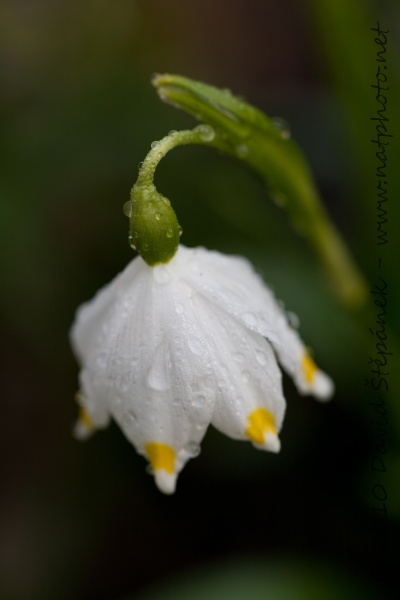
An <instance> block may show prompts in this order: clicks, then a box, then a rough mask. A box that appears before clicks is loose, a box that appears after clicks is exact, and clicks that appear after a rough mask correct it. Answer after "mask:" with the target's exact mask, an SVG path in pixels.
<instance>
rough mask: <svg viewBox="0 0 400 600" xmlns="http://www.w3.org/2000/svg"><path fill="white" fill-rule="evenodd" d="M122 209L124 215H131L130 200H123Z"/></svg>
mask: <svg viewBox="0 0 400 600" xmlns="http://www.w3.org/2000/svg"><path fill="white" fill-rule="evenodd" d="M122 210H123V211H124V215H125V216H126V217H131V215H132V200H128V201H127V202H125V204H124V206H123V208H122Z"/></svg>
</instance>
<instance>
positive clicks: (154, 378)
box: [147, 366, 170, 392]
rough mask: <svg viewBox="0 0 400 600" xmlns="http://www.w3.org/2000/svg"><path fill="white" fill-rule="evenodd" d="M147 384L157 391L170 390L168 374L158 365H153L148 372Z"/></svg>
mask: <svg viewBox="0 0 400 600" xmlns="http://www.w3.org/2000/svg"><path fill="white" fill-rule="evenodd" d="M147 384H148V386H149V387H150V388H151V389H152V390H155V391H156V392H165V391H166V390H169V388H170V383H169V378H168V377H167V374H166V373H165V372H164V371H163V370H161V369H160V368H159V367H158V366H153V367H151V368H150V370H149V372H148V374H147Z"/></svg>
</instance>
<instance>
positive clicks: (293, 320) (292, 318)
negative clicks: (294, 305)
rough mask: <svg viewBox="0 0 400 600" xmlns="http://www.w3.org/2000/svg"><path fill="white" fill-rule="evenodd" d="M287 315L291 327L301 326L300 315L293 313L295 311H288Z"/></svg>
mask: <svg viewBox="0 0 400 600" xmlns="http://www.w3.org/2000/svg"><path fill="white" fill-rule="evenodd" d="M286 317H287V320H288V324H289V327H292V328H293V329H298V328H299V326H300V319H299V317H298V316H297V315H296V314H295V313H293V312H287V313H286Z"/></svg>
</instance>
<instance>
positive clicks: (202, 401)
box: [190, 393, 207, 410]
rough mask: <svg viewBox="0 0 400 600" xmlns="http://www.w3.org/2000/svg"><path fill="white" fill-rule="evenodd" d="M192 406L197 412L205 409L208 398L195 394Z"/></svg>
mask: <svg viewBox="0 0 400 600" xmlns="http://www.w3.org/2000/svg"><path fill="white" fill-rule="evenodd" d="M190 405H191V406H192V408H194V409H196V410H199V409H202V408H204V407H205V406H206V405H207V396H206V395H205V394H202V393H199V394H194V396H193V398H192V400H191V402H190Z"/></svg>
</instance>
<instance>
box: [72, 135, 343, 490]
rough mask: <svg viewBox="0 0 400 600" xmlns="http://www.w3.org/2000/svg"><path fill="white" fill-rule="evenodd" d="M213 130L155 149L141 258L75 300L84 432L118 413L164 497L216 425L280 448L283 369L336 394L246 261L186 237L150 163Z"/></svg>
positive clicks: (136, 236) (143, 177)
mask: <svg viewBox="0 0 400 600" xmlns="http://www.w3.org/2000/svg"><path fill="white" fill-rule="evenodd" d="M212 138H213V130H212V129H211V127H207V126H200V127H198V128H196V129H195V130H193V131H191V132H179V133H173V134H171V135H169V136H167V137H166V138H164V140H162V141H161V142H158V143H155V144H154V145H152V150H151V151H150V153H149V155H148V156H147V158H146V160H145V161H144V164H143V166H142V170H141V172H140V174H139V178H138V181H137V183H136V184H135V186H134V188H133V191H132V201H131V204H130V205H129V206H128V209H127V210H128V213H129V215H130V218H131V232H130V240H131V245H133V246H134V247H135V248H137V249H138V251H139V254H140V255H139V256H137V257H136V258H134V259H133V260H132V261H131V262H130V263H129V264H128V266H127V267H126V269H125V270H124V271H123V272H122V273H121V274H120V275H118V276H117V277H116V278H115V279H114V280H113V281H112V282H111V283H110V284H109V285H108V286H106V287H105V288H103V289H102V290H100V292H98V294H97V295H96V296H95V298H94V299H93V300H92V301H90V302H88V303H87V304H84V305H83V306H82V307H80V308H79V310H78V312H77V316H76V320H75V323H74V325H73V327H72V331H71V340H72V346H73V348H74V351H75V353H76V356H77V358H78V360H79V362H80V365H81V371H80V388H81V392H80V393H79V394H78V403H79V404H80V407H81V414H80V417H79V419H78V422H77V424H76V427H75V434H76V436H77V437H78V438H85V437H87V436H89V435H90V434H91V433H92V432H93V431H95V430H96V429H99V428H104V427H105V426H107V425H108V423H109V421H110V418H113V419H114V420H115V421H116V422H117V423H118V424H119V426H120V427H121V429H122V431H123V432H124V434H125V436H126V437H127V438H128V440H129V441H130V442H131V443H132V444H133V445H134V447H135V448H136V450H137V451H138V452H139V453H140V454H142V455H144V456H145V457H146V458H147V460H148V461H149V463H150V465H151V467H152V471H153V473H154V477H155V481H156V484H157V486H158V487H159V489H160V490H161V491H162V492H164V493H166V494H170V493H173V492H174V490H175V486H176V479H177V475H178V474H179V472H180V471H181V470H182V468H183V467H184V465H185V463H186V462H187V461H188V460H189V459H190V458H193V457H194V456H196V455H197V454H198V453H199V449H200V443H201V441H202V439H203V436H204V435H205V432H206V430H207V428H208V426H209V425H210V423H211V424H212V425H213V426H214V427H216V428H217V429H218V430H219V431H221V432H223V433H225V434H226V435H228V436H229V437H231V438H234V439H239V440H249V441H251V442H252V443H253V445H254V446H255V447H256V448H260V449H263V450H269V451H271V452H279V450H280V441H279V437H278V435H279V432H280V430H281V428H282V423H283V418H284V414H285V408H286V403H285V399H284V396H283V391H282V374H281V370H280V367H282V368H283V369H284V370H285V371H286V372H287V373H288V374H289V375H290V376H291V377H292V379H293V381H294V383H295V385H296V386H297V389H298V390H299V392H300V393H301V394H313V395H314V396H316V397H317V398H319V399H321V400H324V399H328V398H329V397H330V396H331V395H332V393H333V384H332V381H331V379H330V378H329V377H328V376H327V375H326V374H324V373H323V372H322V371H320V370H319V369H318V368H317V367H316V365H315V364H314V362H313V360H312V358H311V357H310V355H309V353H308V351H307V349H306V347H305V346H304V344H303V342H302V341H301V339H300V337H299V335H298V333H297V331H296V330H295V329H294V327H293V326H292V325H291V323H290V320H289V319H288V317H287V315H286V314H285V312H284V310H283V309H282V308H281V306H280V304H279V303H278V302H277V301H276V299H275V298H274V296H273V294H272V293H271V291H270V290H269V289H268V288H267V287H266V286H265V284H264V283H263V282H262V280H261V278H260V277H259V276H258V275H257V274H256V273H255V271H254V270H253V268H252V266H251V265H250V263H249V262H248V261H247V260H245V259H243V258H240V257H235V256H224V255H222V254H220V253H218V252H215V251H209V250H206V249H204V248H195V249H189V248H186V247H185V246H183V245H179V226H178V222H177V220H176V216H175V213H174V212H173V210H172V208H171V206H170V203H169V201H168V200H167V199H166V198H164V197H163V196H161V194H159V193H158V192H157V190H156V189H155V187H154V185H153V183H152V181H153V175H154V170H155V168H156V165H157V164H158V162H159V160H160V159H161V158H162V156H164V154H165V153H166V152H167V151H168V150H169V149H171V148H172V147H174V146H176V145H179V144H183V143H206V142H209V141H211V140H212Z"/></svg>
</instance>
